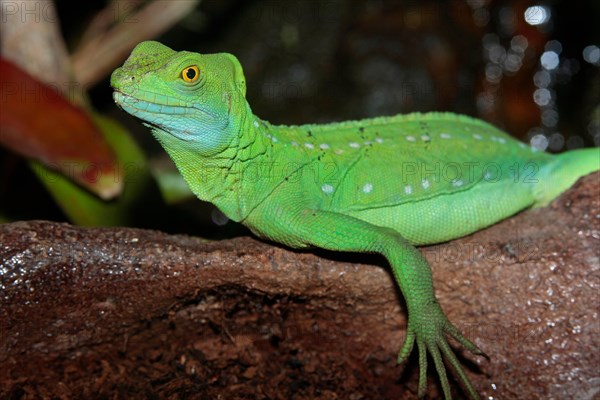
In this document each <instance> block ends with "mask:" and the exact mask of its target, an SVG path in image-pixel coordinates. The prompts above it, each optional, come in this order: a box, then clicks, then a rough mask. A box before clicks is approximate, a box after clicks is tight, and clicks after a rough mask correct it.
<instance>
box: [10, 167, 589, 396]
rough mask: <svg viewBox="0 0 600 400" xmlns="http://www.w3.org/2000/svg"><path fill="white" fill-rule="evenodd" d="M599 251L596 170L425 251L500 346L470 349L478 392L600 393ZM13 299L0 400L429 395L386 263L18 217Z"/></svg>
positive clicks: (483, 337) (481, 338)
mask: <svg viewBox="0 0 600 400" xmlns="http://www.w3.org/2000/svg"><path fill="white" fill-rule="evenodd" d="M599 248H600V173H596V174H593V175H590V176H588V177H586V178H584V179H582V180H580V181H579V182H578V183H577V184H576V185H575V186H574V188H572V189H571V190H570V191H568V192H567V193H565V194H564V195H563V196H561V197H560V198H559V199H558V200H557V201H555V202H554V203H553V204H552V205H551V206H549V207H547V208H543V209H538V210H531V211H526V212H523V213H521V214H519V215H517V216H515V217H514V218H511V219H508V220H506V221H503V222H501V223H499V224H497V225H495V226H493V227H491V228H489V229H486V230H484V231H481V232H478V233H476V234H473V235H471V236H468V237H465V238H462V239H460V240H456V241H452V242H450V243H446V244H442V245H437V246H430V247H426V248H423V249H422V251H423V252H424V254H425V255H426V257H427V258H428V260H429V261H430V262H431V264H432V268H433V275H434V280H435V286H436V290H437V295H438V298H439V300H440V303H441V304H442V307H443V308H444V310H445V311H446V312H447V314H448V316H449V318H450V320H451V321H453V322H454V324H456V325H457V326H458V327H459V328H461V329H462V330H463V331H464V332H466V334H467V337H469V338H471V339H472V340H473V341H474V342H475V343H476V344H477V345H479V346H480V347H481V348H482V349H483V350H484V351H485V352H486V353H488V354H489V355H490V357H491V360H490V361H486V360H485V359H483V358H478V357H474V356H470V355H465V356H464V358H463V361H465V362H466V364H467V373H468V375H469V376H470V377H471V379H472V381H473V383H474V384H475V386H476V387H477V388H478V390H479V391H480V393H481V394H482V395H483V396H485V397H486V398H488V396H489V397H490V398H501V399H523V398H545V399H552V398H555V399H563V398H578V399H597V398H600V378H599V375H598V366H599V355H598V349H599V348H600V334H599V333H600V328H599V324H598V310H599V309H600V307H599V305H600V304H599V296H598V293H599V292H600V291H599V289H600V288H599V286H600V280H599V276H600V275H599V273H600V272H599V270H600V253H599ZM365 264H374V265H365ZM377 265H379V266H377ZM0 294H1V296H0V364H1V365H2V368H0V398H9V399H33V398H57V399H70V398H88V399H94V398H111V399H121V398H122V399H125V398H127V399H131V398H153V399H163V398H165V399H179V398H186V399H208V398H214V399H217V398H222V399H356V400H358V399H412V398H416V386H417V385H416V383H417V376H418V370H417V368H416V365H415V364H416V363H415V361H416V357H414V356H413V357H412V358H411V360H410V362H409V364H408V365H407V366H404V365H401V366H397V365H396V364H395V359H396V355H397V352H398V350H399V349H400V346H401V344H402V341H403V339H404V334H405V325H406V314H405V312H404V310H403V308H404V306H403V303H402V300H401V296H400V294H399V292H398V290H397V289H396V288H395V286H394V284H393V281H392V279H391V276H390V274H389V272H388V270H387V269H386V268H385V262H384V260H383V259H381V258H379V257H375V256H363V255H360V256H358V255H340V254H336V253H327V252H321V251H319V252H317V255H315V254H313V253H311V252H295V251H291V250H288V249H285V248H282V247H279V246H276V245H272V244H269V243H263V242H260V241H257V240H255V239H253V238H249V237H241V238H236V239H233V240H224V241H219V242H207V241H204V240H201V239H197V238H191V237H187V236H172V235H167V234H163V233H160V232H156V231H148V230H139V229H125V228H121V229H104V228H101V229H97V228H96V229H89V228H80V227H75V226H71V225H68V224H58V223H53V222H46V221H31V222H18V223H12V224H5V225H0ZM454 389H455V396H456V398H462V397H464V393H463V392H462V391H461V389H460V387H459V386H458V385H454ZM440 394H441V392H440V389H439V385H438V383H437V380H436V379H435V378H433V374H432V373H431V372H430V384H429V390H428V395H429V396H431V397H432V398H437V397H439V396H440Z"/></svg>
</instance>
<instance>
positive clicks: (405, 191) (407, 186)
mask: <svg viewBox="0 0 600 400" xmlns="http://www.w3.org/2000/svg"><path fill="white" fill-rule="evenodd" d="M404 193H406V194H411V193H412V186H410V185H406V186H404Z"/></svg>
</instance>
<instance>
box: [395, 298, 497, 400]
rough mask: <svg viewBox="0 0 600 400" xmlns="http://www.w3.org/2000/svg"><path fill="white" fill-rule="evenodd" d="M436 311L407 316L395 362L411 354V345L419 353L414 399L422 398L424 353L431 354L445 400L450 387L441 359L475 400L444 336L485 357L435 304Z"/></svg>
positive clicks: (424, 385) (425, 387) (448, 394)
mask: <svg viewBox="0 0 600 400" xmlns="http://www.w3.org/2000/svg"><path fill="white" fill-rule="evenodd" d="M435 308H436V310H433V311H434V312H433V313H428V315H426V316H423V315H422V313H421V315H420V317H421V318H419V317H417V318H411V317H410V316H409V321H408V329H407V334H406V341H405V342H404V345H403V346H402V349H401V350H400V354H399V355H398V363H402V362H404V361H406V360H407V359H408V356H409V355H410V353H411V352H412V349H413V347H414V344H415V342H416V343H417V349H418V351H419V390H418V396H419V398H422V397H424V396H425V392H426V390H427V353H429V354H431V358H432V359H433V363H434V365H435V369H436V371H437V374H438V376H439V377H440V383H441V386H442V390H443V392H444V398H445V399H446V400H450V399H452V395H451V392H450V384H449V382H448V377H447V375H446V367H445V365H444V362H443V359H444V358H445V359H446V361H447V362H448V363H449V364H450V366H451V368H452V369H453V370H454V372H455V374H456V375H457V376H458V378H459V379H460V381H461V383H462V384H463V386H464V388H465V390H466V392H467V394H468V395H469V397H470V398H472V399H479V398H480V396H479V395H478V394H477V391H476V390H475V388H474V387H473V385H472V384H471V382H470V381H469V378H468V377H467V375H466V374H465V372H464V370H463V369H462V367H461V365H460V362H459V361H458V359H457V358H456V355H455V354H454V351H453V350H452V348H451V347H450V345H449V344H448V341H447V340H446V335H449V336H452V337H453V338H454V339H455V340H456V341H457V342H459V343H460V344H462V345H463V346H464V347H465V348H466V349H467V350H469V351H470V352H471V353H473V354H476V355H481V356H484V357H486V358H488V359H489V357H488V356H487V355H486V354H485V353H484V352H483V351H481V349H479V348H478V347H477V346H476V345H475V344H473V343H472V342H471V341H470V340H468V339H467V338H465V337H464V336H463V334H462V333H461V332H460V331H459V330H458V329H457V328H456V327H455V326H454V325H452V324H451V323H450V321H448V319H447V318H446V316H445V315H444V313H443V311H442V309H441V308H440V307H439V305H437V304H436V307H435Z"/></svg>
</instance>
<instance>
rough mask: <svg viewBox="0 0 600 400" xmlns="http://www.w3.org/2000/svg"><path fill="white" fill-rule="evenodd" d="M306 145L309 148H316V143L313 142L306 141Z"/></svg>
mask: <svg viewBox="0 0 600 400" xmlns="http://www.w3.org/2000/svg"><path fill="white" fill-rule="evenodd" d="M304 146H305V147H306V148H307V149H314V148H315V145H314V144H312V143H304Z"/></svg>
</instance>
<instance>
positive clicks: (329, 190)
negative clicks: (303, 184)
mask: <svg viewBox="0 0 600 400" xmlns="http://www.w3.org/2000/svg"><path fill="white" fill-rule="evenodd" d="M321 190H322V191H323V193H327V194H331V193H333V186H331V185H330V184H328V183H326V184H324V185H323V186H321Z"/></svg>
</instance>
